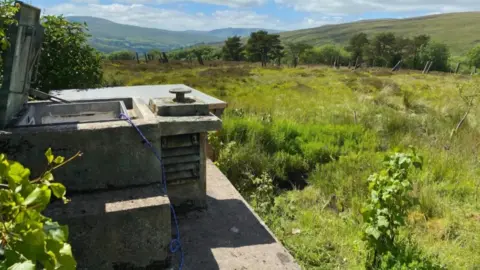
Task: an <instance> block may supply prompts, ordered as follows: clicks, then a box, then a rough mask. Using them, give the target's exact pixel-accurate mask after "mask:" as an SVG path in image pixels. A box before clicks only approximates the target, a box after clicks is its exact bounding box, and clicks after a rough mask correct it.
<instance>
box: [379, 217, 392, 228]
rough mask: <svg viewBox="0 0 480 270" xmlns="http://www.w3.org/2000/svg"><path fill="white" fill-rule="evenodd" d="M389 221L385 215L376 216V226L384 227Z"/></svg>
mask: <svg viewBox="0 0 480 270" xmlns="http://www.w3.org/2000/svg"><path fill="white" fill-rule="evenodd" d="M389 224H390V223H389V222H388V219H387V218H386V217H385V216H378V217H377V225H378V227H385V228H387V227H388V225H389Z"/></svg>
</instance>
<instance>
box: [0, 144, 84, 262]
mask: <svg viewBox="0 0 480 270" xmlns="http://www.w3.org/2000/svg"><path fill="white" fill-rule="evenodd" d="M81 155H82V153H81V152H78V153H77V154H75V155H74V156H72V157H70V158H69V159H67V160H65V158H64V157H61V156H57V157H55V156H54V155H53V154H52V150H51V149H48V150H47V151H46V152H45V157H46V159H47V168H46V170H45V172H44V173H42V174H41V176H40V177H39V178H36V179H34V180H30V170H29V169H28V168H25V167H24V166H23V165H22V164H20V163H19V162H16V161H12V160H8V159H7V156H6V155H4V154H0V221H1V223H2V226H0V269H9V270H10V269H27V270H35V269H37V267H39V266H40V267H42V268H44V269H47V270H50V269H52V270H53V269H75V268H76V262H75V259H74V258H73V255H72V250H71V246H70V245H69V244H68V243H67V239H68V228H67V227H66V226H62V225H60V224H58V223H57V222H53V221H52V220H51V219H50V218H48V217H45V216H43V215H42V214H41V212H42V211H43V210H44V209H45V208H46V207H47V206H48V204H49V203H50V199H51V195H52V193H53V196H54V197H56V198H59V199H62V200H63V202H64V203H67V202H68V199H67V198H66V188H65V186H64V185H63V184H61V183H59V182H54V177H53V175H52V171H54V170H56V169H58V168H60V167H62V166H64V165H65V164H67V163H69V162H71V161H73V160H74V159H76V158H78V157H80V156H81Z"/></svg>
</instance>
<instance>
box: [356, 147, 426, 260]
mask: <svg viewBox="0 0 480 270" xmlns="http://www.w3.org/2000/svg"><path fill="white" fill-rule="evenodd" d="M422 164H423V158H422V157H420V156H418V155H417V154H416V153H415V150H413V151H412V153H409V154H404V153H396V154H394V155H392V156H389V157H386V158H385V162H384V169H383V170H382V171H381V172H380V173H375V174H372V175H371V176H370V177H369V179H368V182H369V191H370V198H369V199H368V201H367V204H366V206H365V208H364V209H363V210H362V213H363V218H364V222H365V224H364V233H363V237H364V240H365V241H366V243H367V245H368V247H369V248H370V249H371V254H370V256H369V258H368V259H367V262H366V266H367V268H368V269H412V267H413V268H414V269H435V268H434V264H432V263H431V262H430V261H429V260H428V259H422V257H421V253H420V252H419V251H417V250H416V248H414V249H410V248H409V247H407V246H405V243H404V242H400V241H399V240H398V236H399V235H398V234H399V228H400V227H401V226H403V225H405V220H406V217H407V212H408V210H409V208H410V206H412V202H413V200H412V199H411V198H410V196H409V193H410V192H411V191H412V189H413V184H412V181H411V180H409V178H408V172H409V170H410V168H411V167H415V168H418V169H421V168H422Z"/></svg>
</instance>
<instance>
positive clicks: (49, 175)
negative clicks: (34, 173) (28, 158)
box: [42, 172, 53, 182]
mask: <svg viewBox="0 0 480 270" xmlns="http://www.w3.org/2000/svg"><path fill="white" fill-rule="evenodd" d="M42 180H45V181H49V182H50V181H53V174H52V173H51V172H47V173H45V175H43V177H42Z"/></svg>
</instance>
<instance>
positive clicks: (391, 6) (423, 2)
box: [275, 0, 480, 15]
mask: <svg viewBox="0 0 480 270" xmlns="http://www.w3.org/2000/svg"><path fill="white" fill-rule="evenodd" d="M275 3H277V4H281V5H284V6H287V7H293V8H294V9H295V10H298V11H308V12H320V13H324V14H341V15H347V14H348V15H354V14H361V13H365V12H375V11H376V12H381V11H388V12H408V11H427V12H456V11H467V10H477V9H480V1H479V0H456V1H452V0H275Z"/></svg>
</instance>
